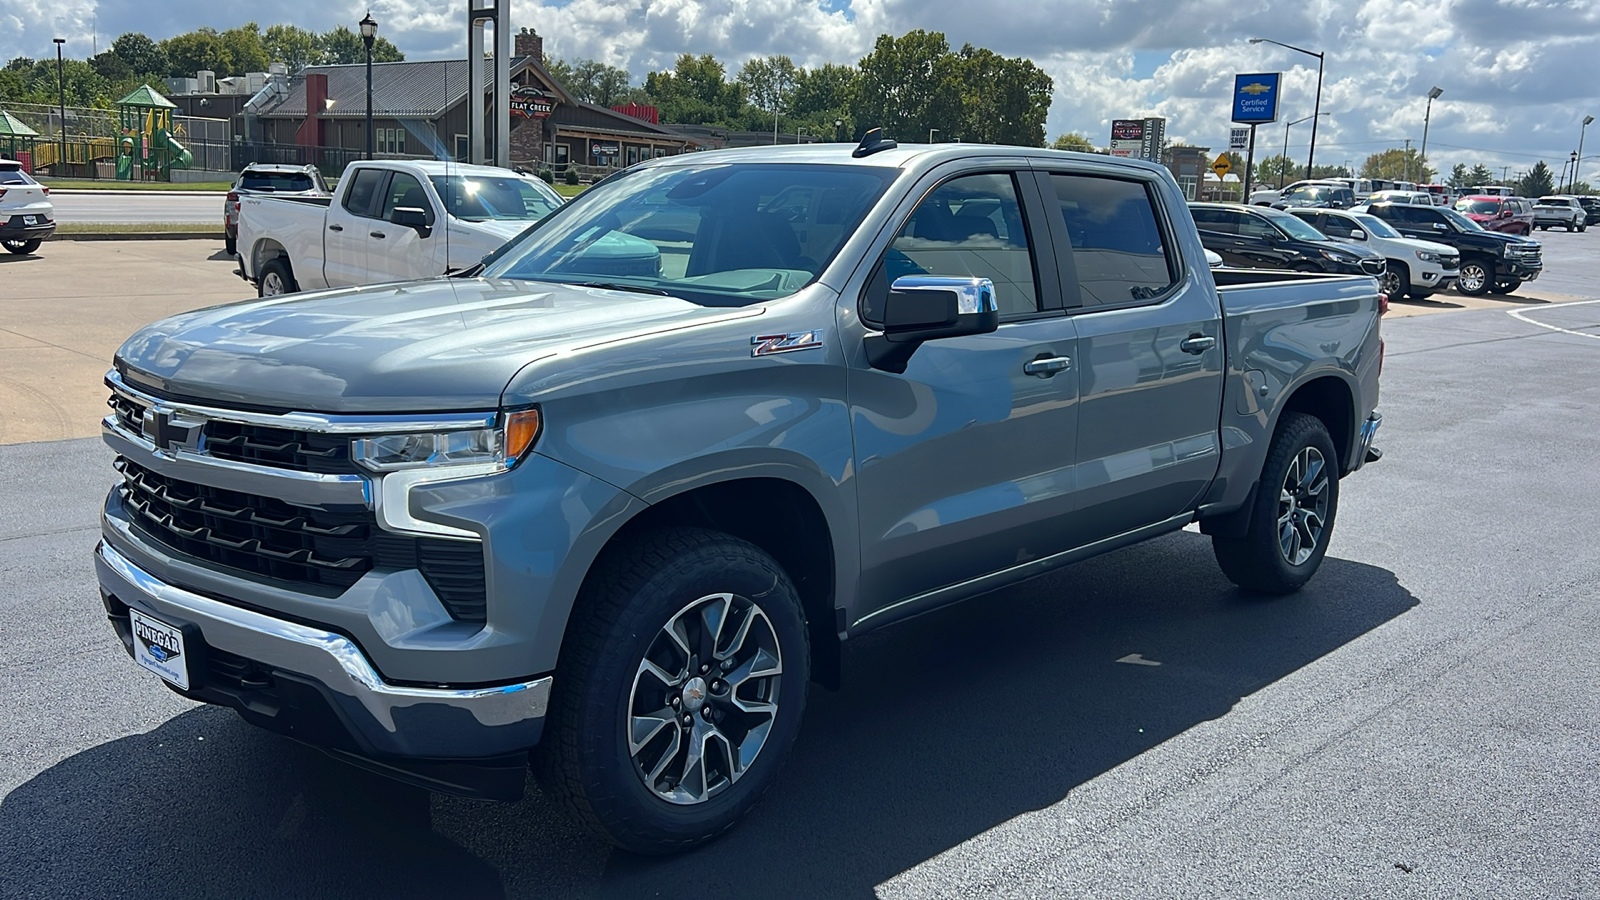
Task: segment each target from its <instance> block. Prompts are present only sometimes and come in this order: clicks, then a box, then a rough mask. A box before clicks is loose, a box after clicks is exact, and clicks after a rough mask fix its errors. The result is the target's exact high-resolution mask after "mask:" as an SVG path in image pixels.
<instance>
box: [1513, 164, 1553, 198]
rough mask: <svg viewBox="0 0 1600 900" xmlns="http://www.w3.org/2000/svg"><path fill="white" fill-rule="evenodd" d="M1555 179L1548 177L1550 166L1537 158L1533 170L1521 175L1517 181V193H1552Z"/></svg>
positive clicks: (1529, 194)
mask: <svg viewBox="0 0 1600 900" xmlns="http://www.w3.org/2000/svg"><path fill="white" fill-rule="evenodd" d="M1555 189H1556V186H1555V180H1554V179H1552V178H1551V177H1550V167H1549V166H1547V165H1545V164H1544V160H1542V159H1541V160H1539V161H1538V162H1537V163H1535V164H1534V166H1533V170H1532V171H1530V172H1529V173H1528V174H1526V175H1524V176H1522V180H1521V181H1520V182H1518V185H1517V193H1518V194H1521V195H1522V196H1524V197H1543V196H1544V195H1545V194H1551V193H1554V192H1555Z"/></svg>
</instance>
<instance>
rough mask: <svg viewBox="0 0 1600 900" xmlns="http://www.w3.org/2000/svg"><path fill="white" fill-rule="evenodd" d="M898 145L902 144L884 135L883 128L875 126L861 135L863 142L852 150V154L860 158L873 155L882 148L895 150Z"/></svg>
mask: <svg viewBox="0 0 1600 900" xmlns="http://www.w3.org/2000/svg"><path fill="white" fill-rule="evenodd" d="M898 146H900V145H899V144H897V143H895V141H894V138H887V137H884V136H883V129H882V128H873V129H870V130H868V131H867V133H866V134H864V135H862V136H861V143H860V144H858V145H857V146H856V149H854V150H852V151H851V152H850V155H851V156H853V157H855V158H856V159H860V158H861V157H863V156H871V155H872V154H874V153H877V152H878V151H880V150H893V149H894V148H896V147H898Z"/></svg>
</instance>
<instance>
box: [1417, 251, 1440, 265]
mask: <svg viewBox="0 0 1600 900" xmlns="http://www.w3.org/2000/svg"><path fill="white" fill-rule="evenodd" d="M1417 259H1420V260H1422V261H1423V262H1438V261H1439V254H1437V253H1432V252H1430V251H1427V250H1418V251H1417Z"/></svg>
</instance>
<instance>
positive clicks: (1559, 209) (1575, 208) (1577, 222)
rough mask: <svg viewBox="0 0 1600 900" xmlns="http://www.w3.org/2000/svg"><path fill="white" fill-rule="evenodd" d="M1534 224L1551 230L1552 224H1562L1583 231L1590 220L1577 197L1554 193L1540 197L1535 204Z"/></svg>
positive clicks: (1571, 229) (1569, 229) (1572, 229)
mask: <svg viewBox="0 0 1600 900" xmlns="http://www.w3.org/2000/svg"><path fill="white" fill-rule="evenodd" d="M1533 224H1534V225H1537V226H1538V227H1539V229H1540V230H1541V231H1549V230H1550V227H1551V226H1552V225H1560V226H1561V227H1562V228H1565V229H1566V230H1568V231H1582V230H1584V229H1585V228H1587V227H1588V224H1589V220H1588V215H1587V214H1586V213H1584V211H1583V206H1582V204H1580V203H1578V198H1577V197H1569V196H1567V195H1565V194H1552V195H1550V196H1548V197H1540V198H1539V202H1538V203H1535V204H1534V205H1533Z"/></svg>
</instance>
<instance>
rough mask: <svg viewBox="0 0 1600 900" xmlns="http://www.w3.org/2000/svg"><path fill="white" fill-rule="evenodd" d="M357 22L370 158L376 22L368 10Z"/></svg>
mask: <svg viewBox="0 0 1600 900" xmlns="http://www.w3.org/2000/svg"><path fill="white" fill-rule="evenodd" d="M357 24H359V25H360V26H361V43H363V44H366V45H367V159H371V158H372V154H373V151H374V150H375V149H376V148H377V143H378V141H377V135H375V134H373V132H372V43H373V41H375V40H377V39H378V23H377V22H376V21H374V20H373V18H372V11H371V10H368V11H367V15H366V18H364V19H362V20H361V21H360V22H359V23H357ZM473 62H476V60H474V61H473Z"/></svg>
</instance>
